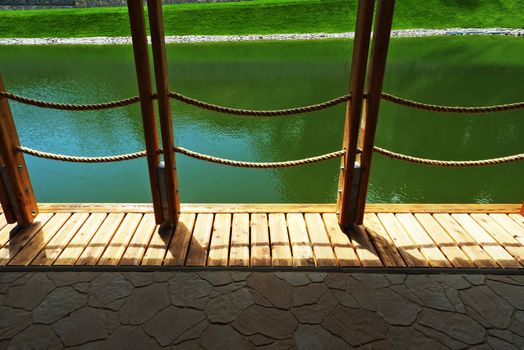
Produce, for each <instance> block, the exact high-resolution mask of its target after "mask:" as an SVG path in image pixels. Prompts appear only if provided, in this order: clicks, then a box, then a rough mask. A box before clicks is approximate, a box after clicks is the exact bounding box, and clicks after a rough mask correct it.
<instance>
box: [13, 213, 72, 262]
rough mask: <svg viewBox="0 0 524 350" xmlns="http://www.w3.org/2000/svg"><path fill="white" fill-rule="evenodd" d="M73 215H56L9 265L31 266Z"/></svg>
mask: <svg viewBox="0 0 524 350" xmlns="http://www.w3.org/2000/svg"><path fill="white" fill-rule="evenodd" d="M70 216H71V214H69V213H58V214H55V215H54V216H53V217H52V218H51V219H50V220H49V221H48V222H47V223H46V224H45V225H44V226H43V227H42V228H41V229H40V230H39V231H38V232H37V233H36V234H35V235H34V236H33V237H31V239H30V240H29V241H27V242H26V243H24V246H23V247H22V249H20V251H19V252H18V254H16V255H15V256H14V258H13V259H11V261H9V263H8V264H9V265H29V264H30V263H31V261H33V259H34V258H35V257H36V256H37V255H38V253H40V251H41V250H42V248H44V247H45V246H46V244H47V243H48V242H49V241H50V240H51V238H53V236H54V235H55V234H56V233H57V232H58V231H59V230H60V229H61V228H62V226H64V224H65V223H66V221H67V220H68V219H69V217H70Z"/></svg>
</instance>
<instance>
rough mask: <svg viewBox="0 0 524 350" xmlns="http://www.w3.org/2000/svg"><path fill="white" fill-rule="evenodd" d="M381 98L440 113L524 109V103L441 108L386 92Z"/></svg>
mask: <svg viewBox="0 0 524 350" xmlns="http://www.w3.org/2000/svg"><path fill="white" fill-rule="evenodd" d="M380 97H381V98H382V99H383V100H385V101H388V102H391V103H394V104H397V105H401V106H405V107H410V108H415V109H421V110H426V111H431V112H440V113H463V114H465V113H470V114H479V113H493V112H505V111H511V110H515V109H522V108H524V102H516V103H506V104H501V105H493V106H482V107H463V106H441V105H433V104H429V103H422V102H416V101H413V100H408V99H406V98H402V97H398V96H395V95H391V94H387V93H384V92H383V93H382V94H381V95H380Z"/></svg>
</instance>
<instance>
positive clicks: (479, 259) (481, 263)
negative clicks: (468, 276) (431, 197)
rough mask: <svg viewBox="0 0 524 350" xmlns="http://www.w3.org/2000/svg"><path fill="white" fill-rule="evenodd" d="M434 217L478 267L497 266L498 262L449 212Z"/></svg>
mask: <svg viewBox="0 0 524 350" xmlns="http://www.w3.org/2000/svg"><path fill="white" fill-rule="evenodd" d="M433 217H434V218H435V220H437V222H438V223H439V224H440V225H441V226H442V227H443V228H444V229H445V230H446V231H447V233H448V234H449V235H450V236H451V237H452V238H453V239H454V240H455V242H457V243H458V245H459V246H460V248H461V249H462V250H463V251H464V253H466V255H467V256H468V257H469V258H470V260H471V261H473V263H474V264H475V265H476V266H477V267H497V266H498V265H497V263H496V262H495V261H494V260H493V259H492V258H491V257H490V256H489V255H488V254H487V253H486V252H485V251H484V249H482V248H481V247H480V245H479V244H478V242H477V241H476V240H475V239H473V238H472V237H471V235H469V234H468V232H466V231H465V230H464V228H463V227H462V226H461V225H460V224H459V223H458V222H456V221H455V219H453V218H452V217H451V215H449V214H444V213H440V214H434V215H433Z"/></svg>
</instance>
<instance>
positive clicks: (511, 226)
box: [489, 214, 524, 244]
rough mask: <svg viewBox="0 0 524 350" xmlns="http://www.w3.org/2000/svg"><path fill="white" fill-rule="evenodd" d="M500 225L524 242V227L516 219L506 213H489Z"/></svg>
mask: <svg viewBox="0 0 524 350" xmlns="http://www.w3.org/2000/svg"><path fill="white" fill-rule="evenodd" d="M489 216H490V217H491V218H492V219H493V220H495V221H496V222H497V223H498V224H499V225H500V226H502V227H503V228H504V229H505V230H506V231H508V232H509V233H510V234H511V235H512V236H513V238H515V239H516V240H517V241H519V242H520V243H521V244H524V228H522V227H521V226H520V225H519V224H517V223H516V222H515V220H513V219H511V218H510V217H508V216H507V215H506V214H489Z"/></svg>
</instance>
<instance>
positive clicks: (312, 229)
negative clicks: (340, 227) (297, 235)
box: [304, 213, 338, 267]
mask: <svg viewBox="0 0 524 350" xmlns="http://www.w3.org/2000/svg"><path fill="white" fill-rule="evenodd" d="M304 217H305V219H306V227H307V231H308V234H309V241H310V242H311V245H312V246H313V254H314V255H315V261H316V265H317V266H318V267H322V266H338V263H337V258H336V257H335V253H334V252H333V248H332V247H331V241H330V240H329V236H328V234H327V232H326V228H325V226H324V222H323V221H322V216H320V214H319V213H308V214H304Z"/></svg>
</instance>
